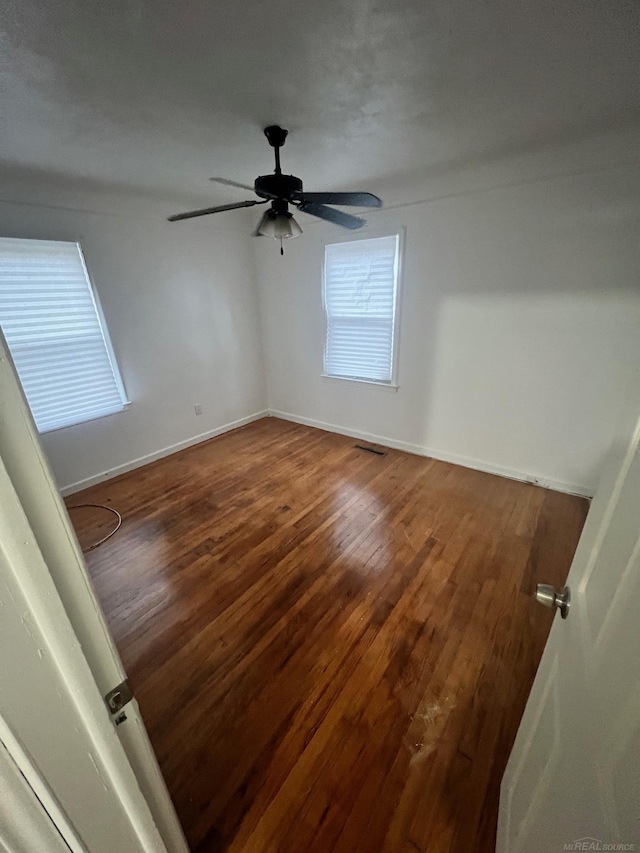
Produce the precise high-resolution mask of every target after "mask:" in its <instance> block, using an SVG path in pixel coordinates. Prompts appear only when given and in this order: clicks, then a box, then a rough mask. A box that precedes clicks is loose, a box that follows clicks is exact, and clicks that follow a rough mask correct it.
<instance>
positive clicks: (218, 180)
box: [209, 178, 253, 192]
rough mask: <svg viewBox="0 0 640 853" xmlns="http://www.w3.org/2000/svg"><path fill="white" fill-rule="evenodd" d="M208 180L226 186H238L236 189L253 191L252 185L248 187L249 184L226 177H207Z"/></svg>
mask: <svg viewBox="0 0 640 853" xmlns="http://www.w3.org/2000/svg"><path fill="white" fill-rule="evenodd" d="M209 180H210V181H214V182H215V183H216V184H224V185H225V186H226V187H238V189H241V190H249V192H253V187H250V186H249V184H239V183H238V181H230V180H229V179H228V178H209Z"/></svg>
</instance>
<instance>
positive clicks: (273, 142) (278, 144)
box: [264, 124, 289, 148]
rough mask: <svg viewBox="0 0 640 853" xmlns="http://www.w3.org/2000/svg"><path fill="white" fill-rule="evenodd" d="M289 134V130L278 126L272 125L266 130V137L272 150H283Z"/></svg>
mask: <svg viewBox="0 0 640 853" xmlns="http://www.w3.org/2000/svg"><path fill="white" fill-rule="evenodd" d="M288 133H289V131H288V130H285V129H284V128H283V127H280V125H278V124H270V125H269V127H265V129H264V135H265V136H266V137H267V139H268V140H269V145H270V146H271V147H272V148H282V146H283V145H284V141H285V139H286V138H287V134H288Z"/></svg>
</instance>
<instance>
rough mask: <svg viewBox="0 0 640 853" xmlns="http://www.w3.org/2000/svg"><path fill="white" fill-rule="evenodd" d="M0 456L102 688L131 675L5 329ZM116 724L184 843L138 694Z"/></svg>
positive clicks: (0, 363) (165, 834) (163, 824)
mask: <svg viewBox="0 0 640 853" xmlns="http://www.w3.org/2000/svg"><path fill="white" fill-rule="evenodd" d="M0 459H1V460H2V461H3V463H4V465H5V466H6V470H7V474H8V477H9V479H10V481H11V484H12V486H13V488H14V489H15V491H16V494H17V497H18V500H19V501H20V503H21V506H22V509H23V511H24V513H25V515H26V518H27V521H28V524H29V526H30V528H31V530H32V532H33V536H34V538H35V541H36V543H37V545H38V548H39V550H40V552H41V554H42V556H43V557H44V562H45V564H46V566H47V569H48V572H49V574H50V576H51V578H52V580H53V583H54V585H55V588H56V591H57V594H58V595H59V596H60V599H61V601H62V604H63V606H64V609H65V611H66V614H67V617H68V619H69V621H70V622H71V626H72V628H73V631H74V632H75V635H76V636H77V638H78V640H79V642H80V645H81V647H82V651H83V653H84V657H85V658H86V661H87V663H88V665H89V668H90V670H91V674H92V676H93V679H94V680H95V682H96V684H97V686H98V689H99V691H100V694H101V696H102V697H104V696H105V695H106V694H107V693H108V692H109V691H111V690H113V689H114V688H116V687H117V686H118V685H119V684H121V683H122V682H124V681H125V680H126V673H125V671H124V668H123V666H122V662H121V661H120V657H119V655H118V652H117V650H116V648H115V645H114V643H113V640H112V638H111V634H110V632H109V629H108V627H107V625H106V622H105V620H104V617H103V614H102V610H101V609H100V606H99V604H98V601H97V598H96V596H95V593H94V591H93V586H92V584H91V580H90V578H89V574H88V571H87V567H86V564H85V561H84V558H83V555H82V552H81V550H80V547H79V545H78V541H77V539H76V536H75V532H74V530H73V528H72V526H71V522H70V520H69V516H68V514H67V511H66V508H65V505H64V502H63V501H62V499H61V497H60V494H59V492H58V489H57V486H56V483H55V480H54V478H53V475H52V473H51V470H50V468H49V464H48V461H47V459H46V456H45V455H44V452H43V451H42V448H41V446H40V441H39V438H38V433H37V430H36V427H35V424H34V422H33V418H32V417H31V412H30V410H29V408H28V406H27V404H26V401H25V399H24V395H23V393H22V389H21V386H20V383H19V381H18V378H17V374H16V372H15V368H14V366H13V362H12V360H11V356H10V353H9V350H8V348H7V345H6V342H5V340H4V337H3V336H2V333H1V332H0ZM124 711H125V716H126V720H125V721H124V722H122V723H121V724H120V725H118V726H115V724H114V723H115V720H114V721H112V725H113V728H114V733H115V737H116V738H117V739H118V740H119V741H120V744H121V746H122V748H123V749H124V752H125V753H126V756H127V758H128V761H129V764H130V766H131V768H132V770H133V772H134V774H135V777H136V779H137V782H138V785H139V787H140V789H141V790H142V792H143V794H144V797H145V799H146V801H147V803H148V806H149V809H150V810H151V813H152V815H153V819H154V821H155V823H156V825H157V827H158V829H159V831H160V834H161V836H162V839H163V841H164V844H165V846H166V849H167V850H168V851H169V853H187V850H188V848H187V844H186V841H185V839H184V835H183V832H182V829H181V827H180V824H179V822H178V818H177V816H176V813H175V810H174V807H173V803H172V802H171V799H170V797H169V794H168V792H167V788H166V785H165V783H164V779H163V778H162V774H161V772H160V769H159V767H158V764H157V761H156V757H155V754H154V752H153V749H152V748H151V744H150V742H149V738H148V736H147V732H146V729H145V727H144V723H143V721H142V717H141V715H140V712H139V709H138V705H137V702H136V701H135V698H134V699H132V700H131V701H129V703H128V704H127V705H126V708H125V709H124Z"/></svg>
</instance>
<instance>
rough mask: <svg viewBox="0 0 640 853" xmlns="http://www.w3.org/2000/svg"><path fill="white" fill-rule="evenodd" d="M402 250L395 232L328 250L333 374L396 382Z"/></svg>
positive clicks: (327, 364)
mask: <svg viewBox="0 0 640 853" xmlns="http://www.w3.org/2000/svg"><path fill="white" fill-rule="evenodd" d="M398 246H399V238H398V235H397V234H395V235H393V236H391V237H377V238H374V239H370V240H356V241H350V242H346V243H334V244H332V245H330V246H327V247H326V248H325V263H324V305H325V311H326V315H327V339H326V345H325V356H324V372H325V374H326V375H327V376H337V377H341V378H343V379H364V380H369V381H373V382H383V383H391V382H392V381H393V367H394V365H393V359H394V337H395V328H396V323H395V319H396V303H397V289H398Z"/></svg>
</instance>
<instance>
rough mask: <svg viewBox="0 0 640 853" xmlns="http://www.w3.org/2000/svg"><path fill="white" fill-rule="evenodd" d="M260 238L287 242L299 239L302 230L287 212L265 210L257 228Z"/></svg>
mask: <svg viewBox="0 0 640 853" xmlns="http://www.w3.org/2000/svg"><path fill="white" fill-rule="evenodd" d="M258 234H260V236H261V237H273V238H274V239H276V240H288V239H293V238H294V237H299V236H300V234H302V228H301V227H300V226H299V225H298V223H297V222H296V220H295V219H294V218H293V214H291V213H289V212H288V211H279V212H277V213H276V212H275V211H273V210H267V212H266V213H265V214H264V216H263V217H262V222H261V223H260V225H259V226H258Z"/></svg>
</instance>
